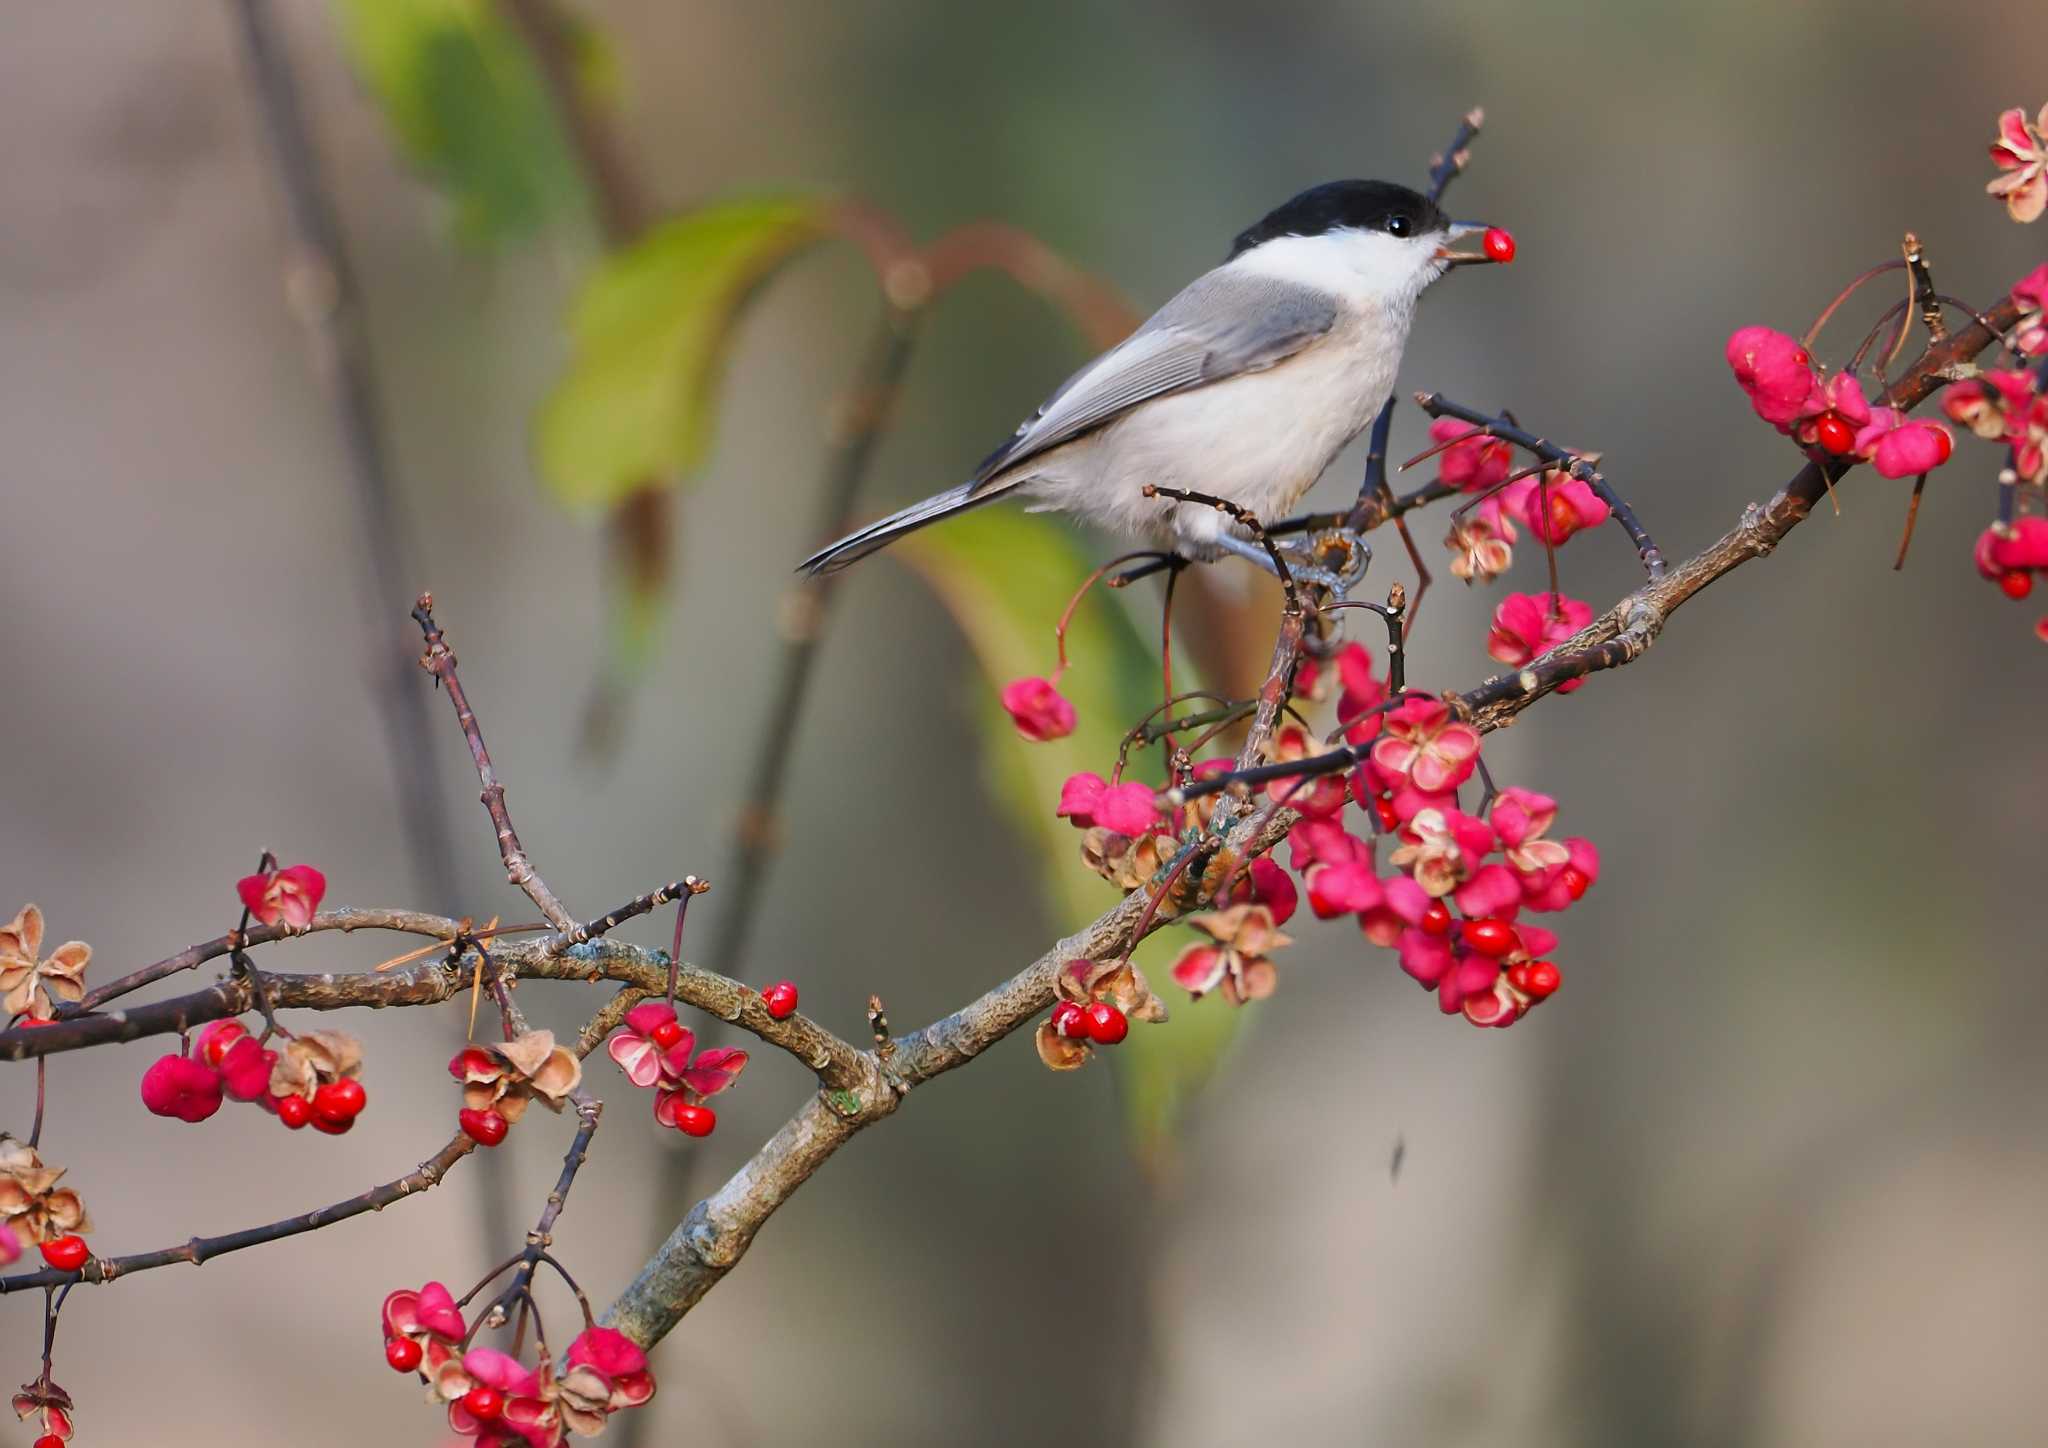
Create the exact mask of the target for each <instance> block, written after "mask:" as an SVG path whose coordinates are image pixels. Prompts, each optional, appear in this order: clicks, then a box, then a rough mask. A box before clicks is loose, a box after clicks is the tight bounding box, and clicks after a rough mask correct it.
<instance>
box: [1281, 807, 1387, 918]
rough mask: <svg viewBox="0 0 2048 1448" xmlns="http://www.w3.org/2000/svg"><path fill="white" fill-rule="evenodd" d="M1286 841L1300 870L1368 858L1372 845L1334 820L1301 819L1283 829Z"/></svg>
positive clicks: (1303, 871)
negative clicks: (1299, 821) (1285, 830)
mask: <svg viewBox="0 0 2048 1448" xmlns="http://www.w3.org/2000/svg"><path fill="white" fill-rule="evenodd" d="M1287 844H1288V847H1289V849H1290V850H1291V851H1292V852H1293V854H1292V864H1293V865H1294V868H1295V871H1296V873H1301V874H1305V873H1306V872H1307V871H1308V870H1309V869H1310V868H1311V867H1313V866H1316V865H1343V864H1348V863H1350V862H1351V861H1353V860H1369V859H1371V858H1372V846H1370V845H1368V844H1367V843H1366V842H1365V841H1364V840H1361V839H1359V838H1358V837H1357V836H1356V835H1354V834H1352V833H1351V832H1350V831H1348V830H1346V829H1345V828H1344V827H1343V826H1342V825H1340V824H1338V823H1337V822H1336V821H1335V820H1317V819H1305V820H1303V821H1302V822H1301V823H1300V824H1298V825H1296V826H1295V827H1294V828H1293V829H1291V830H1289V831H1288V832H1287ZM1274 923H1275V924H1276V925H1277V924H1278V923H1279V921H1278V920H1275V921H1274Z"/></svg>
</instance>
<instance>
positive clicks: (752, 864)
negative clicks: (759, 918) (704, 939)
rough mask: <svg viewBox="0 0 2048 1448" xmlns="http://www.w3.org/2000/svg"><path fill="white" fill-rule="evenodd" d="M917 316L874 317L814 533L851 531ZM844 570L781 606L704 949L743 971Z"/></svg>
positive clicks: (719, 963)
mask: <svg viewBox="0 0 2048 1448" xmlns="http://www.w3.org/2000/svg"><path fill="white" fill-rule="evenodd" d="M916 322H917V319H916V316H915V314H913V313H910V312H905V311H900V310H896V309H891V310H890V311H889V312H888V313H887V314H885V315H884V316H883V318H882V320H881V322H880V323H879V324H878V326H877V330H876V333H875V336H874V338H873V340H872V341H871V342H870V343H869V346H868V351H867V355H866V358H865V360H864V361H863V362H862V363H861V367H860V371H859V372H858V374H857V375H856V376H855V379H854V383H853V389H852V391H851V393H850V394H849V396H848V398H847V402H846V408H847V412H846V416H845V417H844V419H843V420H842V422H841V424H840V430H839V435H838V439H837V442H836V444H835V446H834V447H833V449H832V453H831V456H830V458H829V459H828V460H827V462H826V465H825V479H824V484H823V486H822V487H821V488H820V489H819V492H818V501H817V510H816V512H815V513H814V515H813V526H812V530H811V535H810V536H811V537H813V538H818V539H823V538H829V537H832V536H834V535H835V534H837V533H840V532H843V531H845V527H846V524H847V520H848V518H849V516H850V515H851V514H852V511H853V504H854V500H855V498H856V497H857V496H858V495H859V493H860V488H861V483H862V481H863V480H864V479H865V478H866V477H867V473H868V468H869V465H870V464H871V463H872V462H873V460H874V454H875V446H876V444H877V443H878V442H879V441H880V440H881V437H882V434H883V432H885V431H886V430H887V428H888V424H889V418H890V416H891V415H892V414H893V412H894V411H895V405H896V392H897V388H898V385H899V384H900V383H901V382H902V380H903V372H904V369H905V368H906V367H907V366H908V365H909V363H910V353H911V349H912V345H913V341H914V338H915V335H916ZM838 578H839V575H837V574H830V573H827V574H822V575H820V576H819V577H817V578H814V579H809V580H807V581H805V582H802V583H799V584H797V585H795V588H796V589H797V590H799V591H797V592H794V593H792V594H791V595H790V597H789V599H788V602H787V605H786V606H785V608H784V609H783V611H782V612H783V646H782V654H781V657H780V659H779V660H778V661H777V663H776V673H775V683H774V686H773V688H772V690H771V691H770V694H769V700H768V708H767V716H766V718H765V719H764V720H763V721H762V728H761V730H760V732H759V733H758V734H757V736H756V737H757V738H758V739H759V741H760V743H759V745H758V747H757V748H756V750H755V753H754V762H753V765H752V767H751V768H749V770H748V771H747V785H746V793H745V794H744V796H743V797H742V804H741V812H740V819H739V824H738V827H737V829H736V831H735V839H734V845H733V860H732V865H731V867H730V868H729V869H728V870H727V871H726V873H725V875H724V876H722V877H720V878H721V880H722V881H724V880H729V881H730V882H731V886H730V889H729V890H728V889H721V891H720V900H719V902H718V905H719V908H718V921H717V924H716V925H715V926H714V927H713V929H712V932H711V939H710V943H709V946H708V948H707V951H706V953H705V956H704V958H705V959H706V960H708V961H711V962H712V963H713V964H714V965H715V967H716V968H717V969H718V970H719V971H720V972H722V973H723V974H725V975H729V976H734V977H742V976H744V975H745V956H746V949H747V943H748V937H749V935H750V934H751V933H752V929H753V923H754V916H755V914H756V907H757V905H758V903H759V900H760V897H761V890H762V887H763V886H764V885H765V884H766V883H767V876H768V869H769V865H770V863H771V861H772V858H773V856H774V853H775V835H776V815H777V812H778V811H779V810H780V808H781V804H782V792H783V789H784V786H785V785H786V784H787V782H788V775H789V766H790V763H791V757H792V755H793V753H794V745H795V743H796V732H797V726H798V724H799V723H800V722H801V720H802V717H803V708H804V699H805V697H806V696H807V695H808V694H809V692H810V685H811V677H812V673H813V671H814V668H815V666H816V664H817V659H818V645H819V642H820V640H821V638H822V636H823V633H824V628H825V623H826V617H827V613H828V610H829V608H830V605H831V601H832V595H833V591H834V589H835V586H836V584H837V580H838Z"/></svg>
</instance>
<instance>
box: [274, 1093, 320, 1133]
mask: <svg viewBox="0 0 2048 1448" xmlns="http://www.w3.org/2000/svg"><path fill="white" fill-rule="evenodd" d="M277 1119H278V1120H279V1121H282V1122H283V1123H284V1124H285V1125H286V1126H289V1127H290V1128H291V1129H292V1130H293V1131H297V1130H298V1129H299V1128H300V1127H302V1126H304V1125H305V1124H306V1123H307V1122H309V1121H311V1120H312V1119H313V1103H312V1102H310V1101H308V1100H307V1099H306V1098H305V1097H303V1096H280V1097H278V1098H277Z"/></svg>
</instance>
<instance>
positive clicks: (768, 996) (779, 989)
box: [761, 980, 796, 1021]
mask: <svg viewBox="0 0 2048 1448" xmlns="http://www.w3.org/2000/svg"><path fill="white" fill-rule="evenodd" d="M761 999H762V1000H764V1001H766V1002H767V1003H768V1014H769V1015H771V1016H773V1017H774V1018H775V1019H776V1020H778V1021H786V1020H788V1019H789V1018H790V1017H791V1016H793V1015H795V1014H796V983H795V982H794V981H787V980H778V981H777V982H775V984H774V985H771V986H768V987H767V988H766V989H764V990H763V991H762V992H761Z"/></svg>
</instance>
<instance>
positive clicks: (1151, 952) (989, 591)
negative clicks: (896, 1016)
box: [896, 507, 1242, 1162]
mask: <svg viewBox="0 0 2048 1448" xmlns="http://www.w3.org/2000/svg"><path fill="white" fill-rule="evenodd" d="M896 552H897V553H898V555H899V556H901V557H902V559H903V560H904V561H905V562H907V563H908V564H909V565H910V566H911V567H912V569H914V570H915V571H916V572H917V573H918V575H919V576H920V577H922V578H923V579H924V580H925V581H926V582H927V583H928V584H929V585H930V586H931V588H932V590H933V591H934V592H935V593H936V594H937V595H938V596H939V598H940V600H941V601H942V602H943V603H944V604H945V605H946V608H947V610H948V612H950V613H951V614H952V616H953V618H954V620H955V622H957V623H958V624H959V626H960V629H961V631H962V632H963V633H964V634H966V636H967V639H968V642H969V644H970V645H971V647H972V648H973V650H974V655H975V658H976V659H977V661H978V662H979V663H980V665H981V669H982V673H983V675H984V677H983V678H982V679H980V680H978V681H975V682H974V684H973V685H972V687H973V688H974V689H975V691H976V693H977V695H978V699H979V707H978V710H977V714H978V717H979V718H980V719H981V721H982V723H983V739H984V746H983V747H984V751H985V759H986V764H987V768H988V773H989V779H990V784H991V787H992V788H993V790H994V791H995V794H996V797H997V798H998V800H999V801H1001V803H1002V806H1003V808H1004V811H1005V813H1006V814H1008V815H1009V817H1010V819H1011V821H1012V822H1013V824H1014V825H1015V826H1016V827H1017V828H1018V829H1019V830H1020V831H1021V832H1022V834H1023V838H1024V839H1025V840H1026V841H1027V843H1028V845H1029V847H1030V852H1031V855H1032V857H1033V858H1034V859H1035V860H1037V861H1038V862H1039V865H1040V886H1041V891H1042V894H1043V897H1044V899H1045V902H1046V907H1047V909H1048V911H1049V912H1050V913H1052V914H1053V915H1054V916H1055V917H1056V918H1057V920H1058V922H1059V926H1060V928H1061V929H1062V930H1070V929H1073V928H1075V927H1076V926H1078V925H1079V924H1081V922H1083V921H1085V920H1089V919H1093V918H1094V917H1095V916H1096V915H1099V914H1101V913H1102V911H1103V910H1105V909H1107V908H1108V907H1109V906H1110V905H1112V904H1114V903H1115V900H1116V895H1115V892H1114V891H1113V890H1112V889H1111V888H1110V887H1109V886H1108V885H1105V884H1104V883H1103V882H1102V881H1101V879H1099V878H1098V877H1097V876H1096V875H1095V874H1093V873H1092V872H1091V871H1089V870H1088V868H1087V867H1086V866H1084V865H1083V864H1082V863H1081V858H1080V849H1079V845H1080V835H1079V833H1078V832H1077V831H1076V830H1075V829H1074V828H1073V827H1072V826H1071V825H1070V824H1068V823H1067V821H1065V820H1063V819H1060V818H1058V817H1057V816H1055V815H1054V814H1053V808H1054V806H1055V804H1056V803H1057V802H1058V800H1059V793H1060V784H1061V782H1062V781H1064V780H1065V779H1066V777H1067V776H1068V775H1070V774H1073V773H1075V772H1076V771H1079V770H1084V769H1092V770H1094V771H1096V772H1097V773H1099V774H1107V773H1108V772H1109V768H1110V765H1111V764H1113V763H1114V762H1115V760H1116V749H1117V744H1118V743H1119V741H1121V740H1122V738H1123V735H1124V731H1125V730H1127V729H1129V728H1130V727H1131V725H1132V724H1134V723H1135V722H1136V721H1137V720H1138V719H1139V718H1140V717H1141V716H1142V715H1144V714H1145V713H1146V711H1148V710H1149V709H1151V708H1152V707H1153V706H1154V705H1155V704H1157V703H1158V702H1159V698H1160V677H1159V660H1158V656H1157V655H1156V654H1155V653H1154V652H1153V649H1152V648H1151V647H1150V646H1149V645H1148V644H1147V642H1146V641H1145V640H1144V639H1142V638H1141V637H1140V636H1139V634H1138V631H1137V630H1136V628H1135V627H1134V626H1133V625H1132V622H1131V619H1130V616H1129V615H1128V614H1127V613H1126V612H1125V611H1124V609H1123V608H1122V607H1121V606H1120V605H1119V604H1118V602H1117V601H1116V598H1117V596H1116V595H1114V594H1112V593H1110V592H1109V591H1108V590H1106V589H1104V588H1101V587H1100V586H1098V587H1097V588H1096V589H1095V590H1094V591H1093V592H1092V593H1091V594H1090V595H1089V597H1088V598H1087V600H1086V601H1084V602H1083V603H1082V605H1081V607H1080V609H1079V610H1078V611H1077V612H1076V613H1075V615H1074V621H1073V623H1072V625H1071V626H1070V627H1069V629H1068V631H1067V653H1068V657H1069V658H1071V659H1072V660H1073V667H1072V668H1071V669H1070V670H1069V671H1068V672H1067V674H1066V676H1065V677H1064V678H1062V679H1061V680H1060V692H1061V693H1063V694H1065V695H1066V696H1067V698H1068V699H1069V700H1071V701H1072V702H1073V705H1074V712H1075V715H1076V720H1077V722H1076V724H1075V728H1074V732H1073V733H1072V734H1070V735H1068V736H1067V737H1066V738H1064V739H1055V740H1052V741H1049V742H1047V743H1043V744H1031V743H1027V742H1025V741H1024V740H1022V739H1020V738H1018V736H1017V731H1016V729H1015V728H1014V727H1012V725H1011V723H1010V718H1009V715H1007V714H1005V713H1004V712H1003V710H1002V707H1001V705H1000V704H998V703H997V701H996V694H997V691H998V690H1000V689H1001V688H1002V686H1003V685H1004V684H1006V683H1008V682H1009V681H1010V680H1012V679H1015V678H1019V677H1023V676H1025V675H1032V674H1042V675H1049V674H1050V673H1051V672H1052V668H1053V664H1054V661H1055V655H1054V648H1053V633H1052V631H1053V624H1054V623H1055V622H1056V621H1057V620H1058V618H1059V616H1060V610H1061V609H1062V608H1064V607H1065V606H1066V602H1067V598H1068V596H1069V595H1070V594H1071V593H1072V591H1073V590H1074V589H1075V588H1076V587H1078V586H1079V585H1080V582H1081V580H1082V579H1084V578H1086V577H1087V576H1088V573H1089V570H1090V569H1091V568H1092V567H1093V566H1094V564H1093V563H1091V562H1090V561H1089V559H1088V558H1087V556H1086V555H1085V554H1084V553H1083V552H1082V551H1081V549H1080V547H1079V545H1078V543H1077V541H1076V539H1075V537H1074V535H1073V533H1072V532H1071V531H1070V530H1069V529H1068V527H1067V526H1066V525H1064V524H1062V523H1060V522H1057V521H1055V520H1053V519H1050V518H1047V517H1044V516H1041V515H1038V514H1032V513H1025V512H1022V511H1019V510H1017V509H1015V508H1007V507H998V508H993V509H983V510H981V511H979V512H974V513H966V514H962V515H961V516H959V517H957V518H951V519H948V520H947V521H946V522H945V523H943V524H940V525H939V526H937V527H935V528H928V529H926V530H925V531H924V532H922V533H918V534H915V535H913V536H912V537H909V538H906V539H904V540H903V541H902V542H901V543H899V544H897V545H896ZM1176 672H1177V674H1178V673H1179V672H1181V670H1180V669H1179V668H1177V670H1176ZM1175 685H1176V687H1177V688H1191V687H1194V685H1193V684H1192V683H1191V682H1182V681H1181V679H1179V678H1178V677H1177V678H1176V680H1175ZM1154 757H1155V759H1156V748H1155V754H1154ZM1141 777H1144V776H1143V775H1142V774H1141ZM1152 777H1153V778H1155V779H1156V778H1157V776H1156V774H1155V775H1153V776H1152ZM1177 934H1178V932H1174V931H1166V932H1162V933H1161V934H1160V935H1156V936H1154V937H1153V938H1152V939H1151V940H1150V941H1149V942H1147V943H1146V945H1145V946H1143V947H1141V948H1140V949H1139V952H1138V964H1139V967H1140V968H1141V969H1142V970H1144V972H1145V975H1146V978H1147V979H1148V980H1149V981H1150V982H1151V983H1152V986H1153V989H1154V990H1156V991H1158V992H1159V993H1160V994H1161V996H1162V997H1163V998H1164V999H1165V1000H1166V1001H1167V1004H1168V1007H1169V1009H1170V1010H1171V1012H1172V1018H1171V1019H1170V1020H1168V1021H1167V1022H1166V1023H1165V1024H1164V1025H1158V1026H1151V1025H1144V1024H1142V1023H1140V1024H1136V1025H1134V1026H1133V1027H1132V1029H1131V1034H1130V1037H1129V1039H1127V1040H1126V1041H1125V1042H1124V1043H1123V1044H1122V1045H1120V1046H1117V1047H1115V1048H1113V1049H1110V1050H1106V1051H1102V1052H1099V1053H1098V1054H1099V1055H1102V1056H1106V1057H1108V1058H1109V1059H1110V1060H1112V1061H1114V1062H1115V1064H1116V1069H1117V1072H1118V1075H1119V1077H1120V1078H1121V1080H1122V1083H1123V1090H1122V1092H1121V1095H1122V1097H1123V1100H1124V1103H1125V1108H1126V1123H1127V1126H1128V1128H1129V1131H1130V1135H1131V1142H1132V1146H1133V1149H1134V1150H1135V1151H1136V1152H1137V1153H1138V1154H1139V1156H1140V1158H1141V1160H1144V1161H1147V1162H1157V1161H1158V1160H1159V1159H1160V1157H1161V1156H1162V1155H1163V1154H1164V1153H1165V1152H1167V1151H1168V1150H1169V1149H1170V1148H1171V1145H1172V1132H1173V1126H1174V1123H1175V1121H1176V1119H1177V1117H1178V1114H1179V1112H1180V1109H1181V1107H1182V1106H1183V1105H1184V1104H1185V1103H1186V1101H1187V1100H1188V1098H1189V1097H1190V1096H1191V1095H1192V1094H1193V1093H1194V1092H1195V1091H1197V1090H1198V1089H1199V1088H1200V1087H1201V1085H1202V1083H1203V1082H1205V1081H1206V1080H1207V1079H1208V1078H1209V1076H1210V1075H1211V1074H1212V1073H1213V1072H1214V1071H1215V1069H1216V1067H1217V1065H1218V1064H1219V1062H1220V1061H1221V1060H1222V1058H1223V1055H1224V1052H1225V1051H1226V1050H1227V1049H1228V1047H1229V1045H1230V1042H1231V1041H1232V1039H1233V1038H1234V1037H1235V1035H1236V1032H1237V1028H1238V1025H1239V1023H1240V1021H1241V1020H1242V1012H1239V1011H1235V1010H1232V1009H1231V1008H1230V1007H1229V1006H1228V1005H1227V1004H1226V1003H1225V1002H1224V1001H1223V999H1222V998H1221V997H1214V998H1211V999H1208V1000H1204V1001H1199V1002H1189V1001H1188V1000H1187V999H1186V998H1185V997H1184V996H1182V995H1181V993H1180V992H1179V991H1178V990H1177V989H1175V988H1174V986H1173V984H1172V982H1171V981H1170V980H1168V979H1167V978H1166V965H1167V963H1168V962H1169V961H1171V959H1172V958H1173V955H1174V954H1175V953H1176V951H1177V950H1178V948H1179V946H1180V945H1181V944H1182V942H1181V941H1180V940H1179V939H1176V938H1175V936H1176V935H1177Z"/></svg>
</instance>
